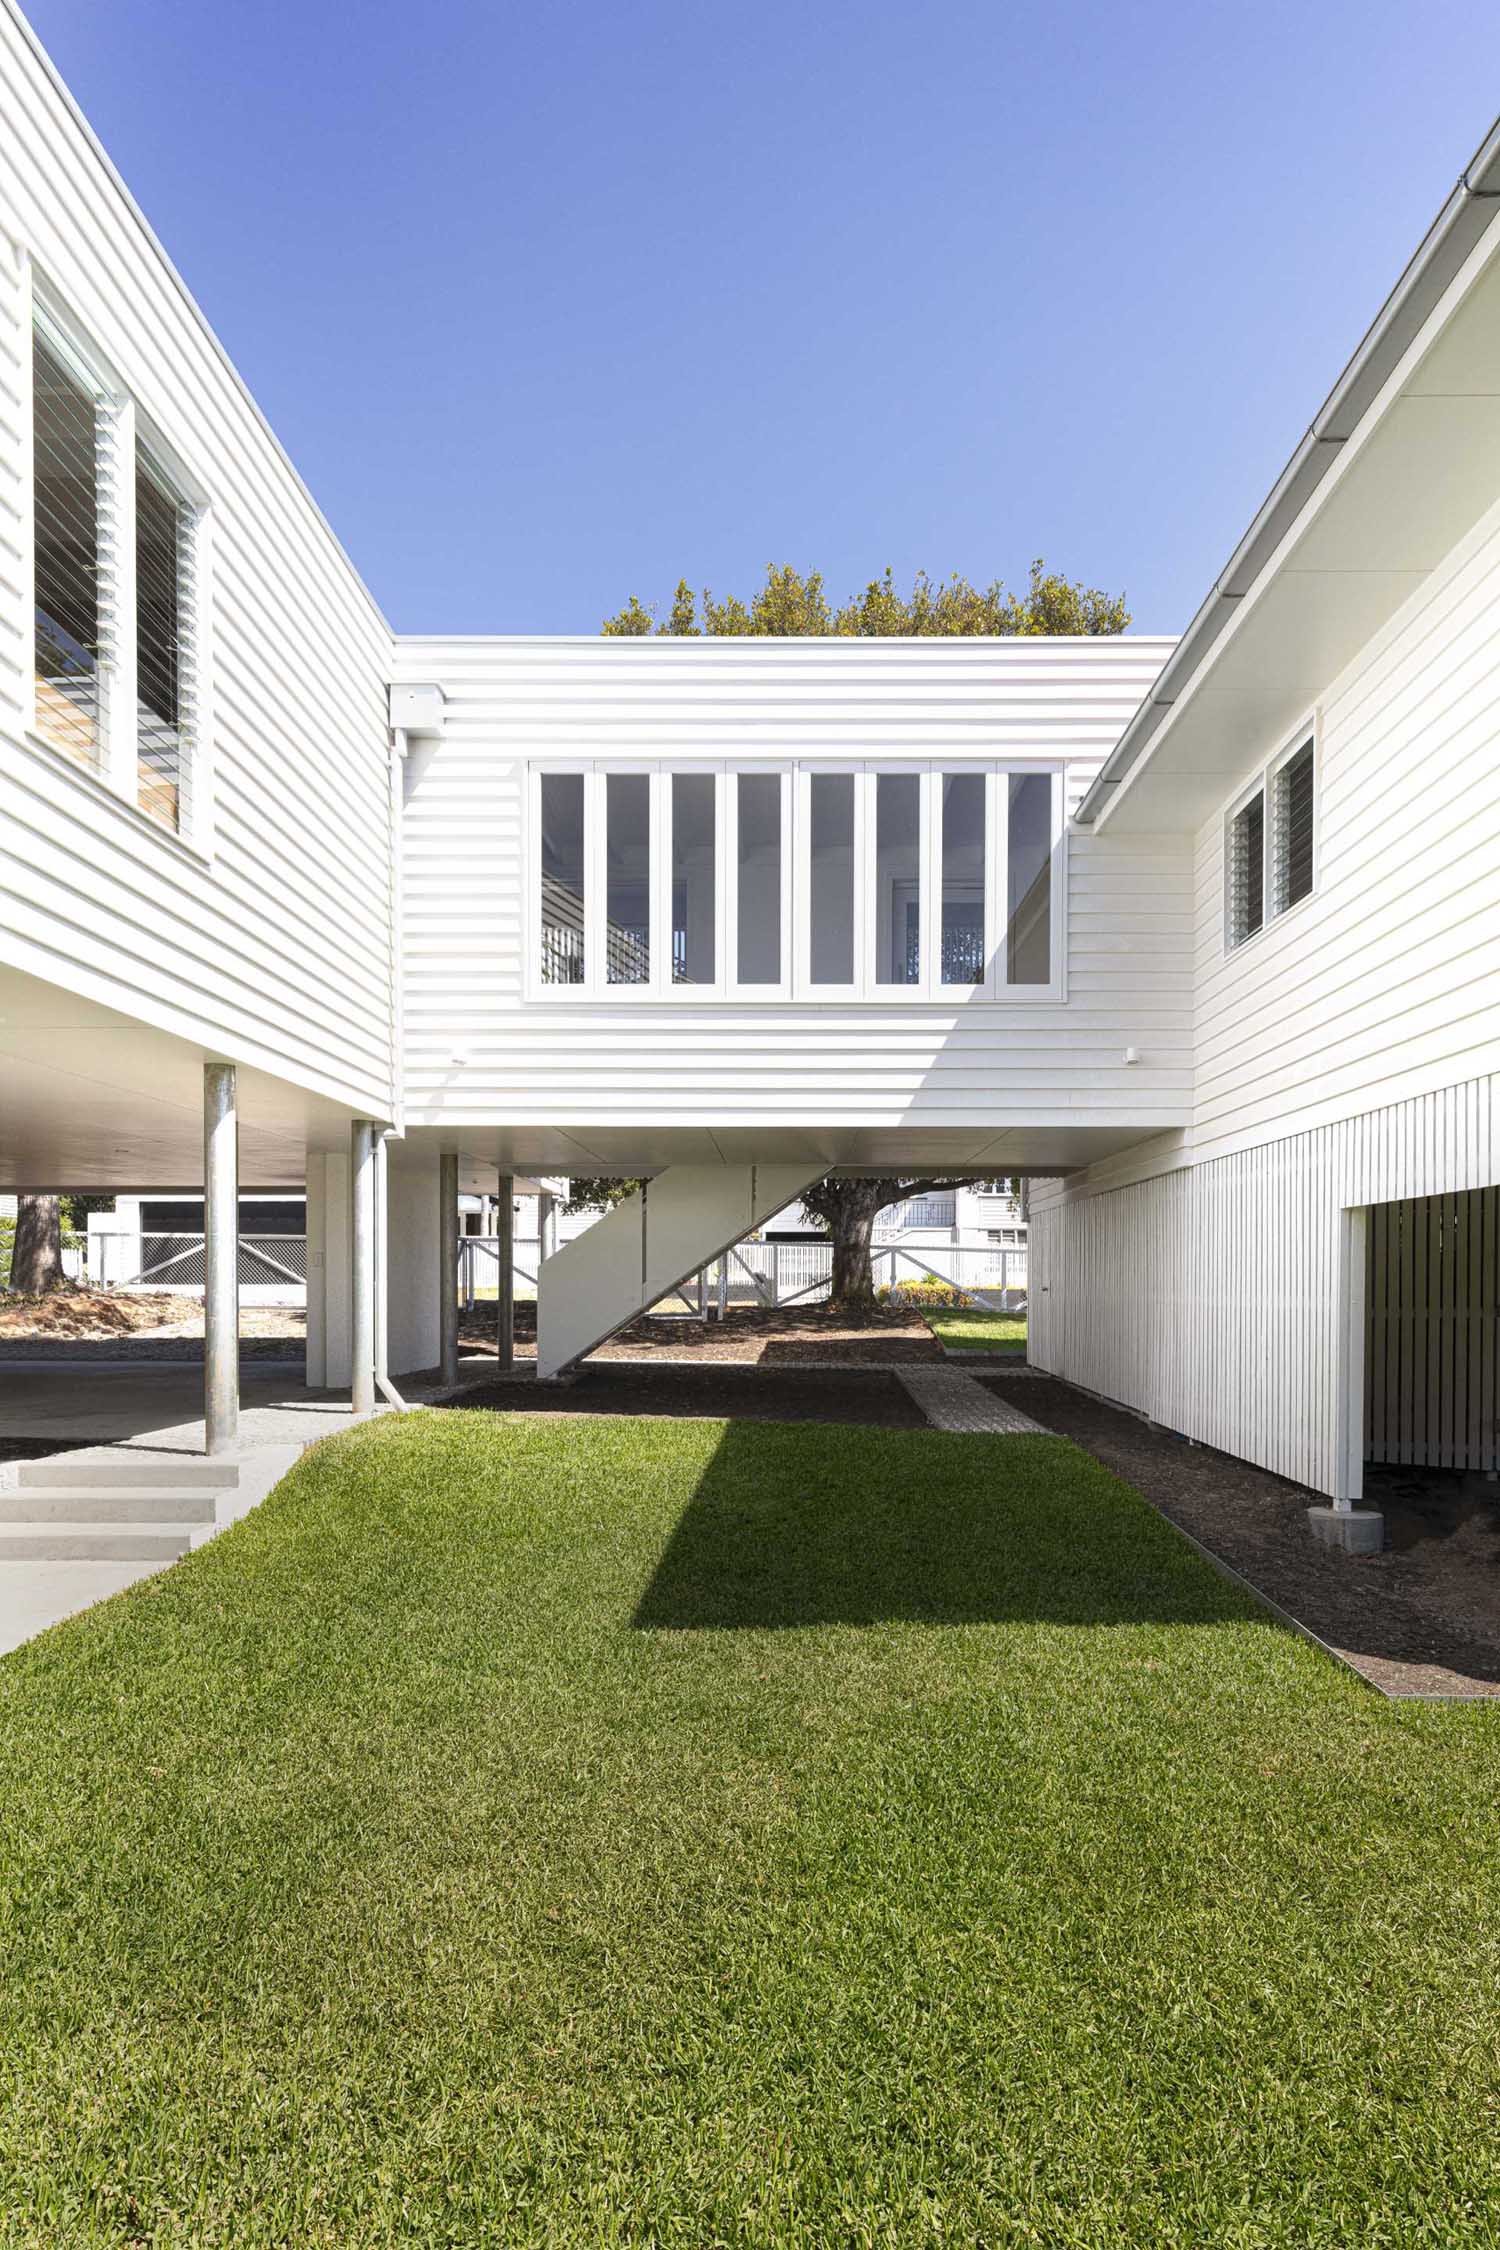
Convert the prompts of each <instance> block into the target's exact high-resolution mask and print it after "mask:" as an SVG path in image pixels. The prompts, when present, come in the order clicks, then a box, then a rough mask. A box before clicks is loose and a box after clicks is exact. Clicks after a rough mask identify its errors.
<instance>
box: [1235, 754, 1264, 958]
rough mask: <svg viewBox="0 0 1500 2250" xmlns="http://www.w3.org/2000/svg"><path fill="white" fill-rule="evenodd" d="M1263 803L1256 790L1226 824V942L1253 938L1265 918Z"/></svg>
mask: <svg viewBox="0 0 1500 2250" xmlns="http://www.w3.org/2000/svg"><path fill="white" fill-rule="evenodd" d="M1265 843H1266V800H1265V798H1264V796H1263V795H1262V793H1261V792H1260V791H1259V790H1257V791H1256V793H1255V795H1254V796H1253V797H1252V798H1251V799H1250V802H1249V804H1248V805H1242V806H1241V807H1240V810H1239V811H1238V812H1237V813H1236V814H1235V816H1234V818H1233V820H1232V821H1231V822H1230V823H1229V942H1230V944H1231V945H1243V944H1244V942H1245V940H1246V938H1249V937H1254V935H1255V933H1256V931H1257V930H1258V929H1259V928H1260V926H1261V924H1262V922H1263V921H1264V920H1265V915H1266V861H1265Z"/></svg>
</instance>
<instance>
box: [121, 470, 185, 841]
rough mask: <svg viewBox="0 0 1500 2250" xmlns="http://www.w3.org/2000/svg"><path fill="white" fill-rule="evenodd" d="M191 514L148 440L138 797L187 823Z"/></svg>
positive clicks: (140, 536)
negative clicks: (187, 580)
mask: <svg viewBox="0 0 1500 2250" xmlns="http://www.w3.org/2000/svg"><path fill="white" fill-rule="evenodd" d="M190 538H191V517H190V515H189V512H188V510H187V509H186V508H185V506H184V504H183V502H182V501H181V500H180V499H179V498H178V497H177V495H176V494H175V493H174V492H173V490H172V487H171V485H170V484H169V483H168V481H167V478H166V475H165V473H164V472H163V471H162V470H161V469H160V468H159V467H158V466H157V464H156V463H155V462H154V461H153V460H152V458H151V455H150V454H149V453H148V452H147V451H146V449H145V447H144V446H137V448H136V463H135V550H136V561H135V570H136V578H135V589H136V591H135V616H136V701H137V716H136V775H137V789H138V802H139V804H140V808H141V810H142V812H145V813H149V814H150V815H151V817H152V818H153V819H154V820H159V821H161V822H162V824H163V825H164V826H165V827H167V828H177V827H180V826H181V823H182V814H183V809H184V807H183V797H184V786H185V783H186V780H187V759H186V749H187V689H188V684H189V683H188V677H187V662H186V656H187V650H186V646H185V640H184V623H185V619H184V608H185V595H186V591H187V589H186V585H185V578H186V570H187V562H188V555H189V541H190Z"/></svg>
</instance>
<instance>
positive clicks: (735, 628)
mask: <svg viewBox="0 0 1500 2250" xmlns="http://www.w3.org/2000/svg"><path fill="white" fill-rule="evenodd" d="M658 606H659V605H657V604H656V603H652V604H650V605H649V606H648V605H647V604H646V603H644V602H643V601H642V600H641V599H640V597H639V595H637V594H632V595H631V597H630V599H629V601H628V602H627V603H626V604H625V607H624V608H623V609H622V610H619V611H618V612H617V613H616V614H615V616H613V617H607V618H606V619H605V621H604V624H603V625H602V627H601V628H600V630H601V631H602V632H603V633H604V634H605V635H607V636H609V637H611V638H618V639H626V640H631V639H641V638H643V637H645V636H646V635H648V634H670V635H674V636H676V637H678V638H686V639H700V638H705V637H706V638H708V639H710V640H717V639H725V638H728V637H731V636H733V635H749V636H751V637H752V638H769V637H770V636H772V635H776V636H791V637H796V638H803V637H806V638H838V639H844V640H896V639H901V638H903V637H906V636H909V635H913V634H915V635H918V636H921V637H927V638H944V637H947V638H952V637H954V636H956V635H958V634H998V635H1002V636H1006V637H1010V638H1014V637H1015V636H1017V635H1036V634H1040V633H1058V634H1096V633H1123V632H1124V630H1125V628H1126V626H1127V625H1128V624H1129V623H1130V611H1129V610H1128V609H1127V608H1126V606H1125V597H1124V595H1123V594H1107V593H1105V592H1104V591H1103V590H1102V588H1100V587H1098V586H1085V585H1083V584H1082V582H1081V581H1079V580H1075V579H1071V578H1062V577H1060V576H1059V575H1058V574H1057V572H1055V571H1050V570H1048V568H1047V566H1046V564H1045V563H1044V562H1043V561H1042V560H1041V559H1040V557H1039V558H1038V559H1037V561H1035V562H1034V563H1033V564H1032V566H1031V577H1030V581H1029V583H1028V585H1027V588H1026V591H1025V592H1024V593H1023V594H1013V593H1008V592H1007V591H1006V589H1005V587H1004V586H1003V585H1002V584H1001V582H1000V580H999V579H998V578H997V579H995V580H993V581H992V583H991V584H990V585H988V586H972V585H970V583H969V581H968V579H967V578H963V577H960V576H958V575H957V574H955V575H954V576H953V577H952V578H946V579H943V580H941V581H939V580H936V579H933V578H930V577H929V576H928V575H927V572H926V571H925V570H919V571H918V572H917V575H916V577H915V579H914V580H913V581H912V587H911V591H910V593H909V594H908V593H902V592H901V591H900V589H899V588H898V587H897V585H896V582H895V579H894V576H893V575H892V573H891V572H890V571H889V570H887V571H886V573H885V575H884V576H883V577H881V578H872V579H871V580H870V582H869V584H868V585H867V586H866V587H865V589H864V591H863V593H860V594H856V595H854V596H853V597H852V599H850V600H849V601H847V602H844V603H843V604H842V605H841V606H839V607H837V608H835V607H834V606H833V605H832V604H831V603H830V601H829V599H828V595H827V592H826V590H825V587H824V584H823V574H822V572H821V571H818V570H814V571H810V572H808V573H807V575H806V576H805V577H804V575H803V574H802V572H801V571H799V570H796V569H794V568H793V567H792V565H791V564H790V563H770V564H768V565H767V567H766V582H765V584H764V586H762V587H761V589H760V591H759V592H758V593H757V594H755V595H754V596H753V597H752V599H751V600H750V602H749V603H748V604H747V603H745V602H743V601H741V600H740V598H739V596H738V595H737V594H730V595H728V596H726V598H725V599H724V600H722V601H720V600H718V599H717V598H716V597H715V595H714V594H713V592H712V590H711V589H710V588H709V587H707V586H705V587H704V589H703V591H702V594H701V595H699V594H696V593H695V592H694V591H693V589H692V587H691V586H690V585H689V584H688V582H687V580H686V579H685V578H680V579H679V580H678V582H677V591H676V593H675V594H674V595H673V597H672V604H671V607H670V609H669V610H668V612H667V615H666V617H665V618H664V619H662V620H661V621H660V622H658V618H657V609H658Z"/></svg>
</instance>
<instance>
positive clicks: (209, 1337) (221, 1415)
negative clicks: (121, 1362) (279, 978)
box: [203, 1062, 240, 1453]
mask: <svg viewBox="0 0 1500 2250" xmlns="http://www.w3.org/2000/svg"><path fill="white" fill-rule="evenodd" d="M203 1264H204V1286H203V1450H204V1452H205V1453H227V1452H228V1451H229V1450H230V1448H231V1447H232V1446H233V1444H234V1442H235V1439H236V1437H237V1435H238V1433H239V1421H240V1163H239V1115H238V1110H237V1108H236V1101H235V1077H234V1064H233V1063H227V1062H210V1063H205V1064H204V1065H203Z"/></svg>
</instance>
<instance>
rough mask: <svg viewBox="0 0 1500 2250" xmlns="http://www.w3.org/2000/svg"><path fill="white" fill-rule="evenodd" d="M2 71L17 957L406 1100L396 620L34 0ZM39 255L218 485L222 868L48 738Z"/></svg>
mask: <svg viewBox="0 0 1500 2250" xmlns="http://www.w3.org/2000/svg"><path fill="white" fill-rule="evenodd" d="M0 81H3V83H4V85H5V88H6V102H7V108H6V120H5V130H4V132H3V133H0V230H3V231H0V741H3V744H4V750H5V756H4V759H3V774H0V951H3V954H4V957H5V958H7V959H8V960H9V961H11V962H12V963H13V964H14V965H16V966H18V967H21V968H24V969H26V970H28V971H30V972H31V973H32V974H34V975H37V976H39V977H43V978H46V979H48V980H49V981H51V982H53V983H55V984H59V985H62V986H63V987H65V988H67V989H71V990H79V991H83V992H85V993H86V994H87V995H88V997H90V998H91V999H94V1000H99V1001H103V1002H105V1003H106V1004H109V1005H112V1006H115V1007H118V1008H120V1009H121V1010H122V1011H124V1012H125V1013H127V1014H129V1015H132V1016H136V1017H140V1018H143V1019H144V1020H146V1021H148V1022H150V1023H152V1024H153V1025H155V1026H157V1027H158V1028H160V1029H163V1030H167V1031H170V1032H173V1033H176V1034H178V1035H179V1036H182V1037H184V1038H187V1039H191V1040H194V1041H196V1042H199V1043H202V1044H204V1045H209V1046H213V1047H215V1048H218V1049H220V1050H222V1051H224V1052H227V1053H230V1054H233V1055H235V1056H237V1057H239V1058H240V1059H242V1060H245V1061H247V1062H254V1063H256V1064H258V1065H259V1066H260V1067H262V1068H264V1069H267V1070H270V1071H272V1072H274V1073H276V1074H277V1075H278V1076H280V1077H282V1078H285V1079H288V1080H290V1081H292V1082H293V1083H296V1084H299V1085H302V1086H305V1087H307V1088H309V1089H311V1090H313V1091H316V1092H320V1093H323V1094H326V1095H329V1096H330V1097H332V1098H333V1099H335V1100H338V1101H341V1102H346V1103H348V1104H349V1105H350V1106H352V1107H358V1108H360V1109H362V1110H364V1111H366V1112H367V1113H373V1114H375V1115H377V1116H385V1115H389V1114H390V1113H391V1109H392V1106H393V1100H394V1089H393V1084H392V1036H391V1016H392V996H393V933H392V927H391V896H392V890H391V881H390V869H389V856H388V855H389V822H390V811H389V773H388V764H387V751H386V744H387V728H386V682H387V680H388V677H389V668H390V645H391V643H390V634H389V631H388V629H387V627H386V625H385V623H384V621H383V619H382V618H381V616H380V613H379V611H378V610H377V608H376V607H375V605H374V604H373V602H372V601H371V599H370V597H369V595H368V594H367V593H366V591H365V589H364V588H363V586H362V585H361V584H360V582H359V579H358V577H357V576H356V574H355V572H354V571H353V569H352V567H351V566H350V564H349V562H348V561H347V559H346V557H345V556H344V555H343V553H342V550H341V549H340V548H339V546H338V544H337V542H336V541H335V539H334V537H333V535H332V533H331V532H330V531H329V530H328V527H327V526H326V524H325V523H324V522H323V519H322V517H321V516H320V515H319V513H318V511H317V509H316V508H315V506H314V505H313V503H312V501H311V500H310V498H309V497H308V495H307V493H306V491H305V489H304V488H303V486H302V485H301V483H300V482H299V481H298V479H297V477H296V476H295V474H294V472H293V471H292V469H291V468H290V466H289V464H288V462H287V460H286V458H285V456H284V454H283V453H282V452H281V450H280V448H279V446H278V445H277V444H276V441H275V440H274V438H273V437H272V436H271V434H270V432H269V430H268V429H267V428H266V425H265V423H264V422H263V420H262V419H261V417H260V415H259V414H258V413H257V411H256V410H255V408H254V406H253V405H252V404H251V402H250V400H249V399H248V397H247V395H246V393H245V391H244V389H243V387H242V385H241V384H240V382H239V380H238V378H237V377H236V376H235V374H234V373H233V370H232V369H231V368H230V367H229V365H228V363H227V361H226V360H225V358H224V356H223V354H222V352H221V351H220V349H219V347H218V346H217V344H216V343H215V342H214V340H213V338H212V336H211V335H210V334H209V332H208V330H207V328H206V327H205V325H204V323H203V321H202V318H201V316H200V315H199V314H198V312H197V310H196V308H195V307H194V306H193V304H192V302H191V300H190V299H189V298H188V296H187V294H186V292H185V290H184V289H183V287H182V284H181V283H180V281H179V280H178V279H177V277H176V276H175V274H174V273H173V272H172V269H171V267H170V265H169V264H168V262H167V260H166V258H165V257H164V255H163V253H162V252H161V250H160V248H159V246H158V245H157V244H156V243H155V242H154V240H153V239H152V237H151V235H150V233H149V231H148V229H147V228H146V226H145V224H144V222H143V221H142V219H141V217H140V214H139V213H138V212H137V211H136V209H135V207H134V206H133V204H132V203H131V202H130V200H129V197H128V196H127V194H126V193H125V192H124V190H123V189H122V187H121V186H120V183H119V181H118V180H117V178H116V177H115V175H114V173H113V172H112V170H111V168H110V166H109V164H108V162H107V160H106V159H105V158H104V157H103V155H102V153H101V152H100V150H99V149H98V147H97V144H96V143H95V142H94V141H93V139H92V137H91V136H90V135H89V133H88V131H87V129H86V127H85V126H84V125H83V124H82V122H81V120H80V119H79V118H78V116H77V113H76V111H75V110H74V109H73V107H72V105H71V103H70V102H69V101H68V100H67V99H66V97H65V96H64V95H63V94H62V92H61V91H60V89H59V88H58V86H57V84H56V81H55V80H54V78H53V77H52V75H51V72H50V70H49V69H48V68H47V66H46V65H45V64H44V62H43V61H42V59H41V57H40V56H39V54H38V52H37V50H36V48H35V46H34V45H33V43H32V41H31V39H30V37H29V35H28V34H27V33H26V31H25V30H24V28H23V27H22V25H21V24H20V22H19V20H18V18H17V17H16V15H15V13H14V11H13V10H12V9H11V7H10V6H9V5H8V0H0ZM28 260H29V261H30V270H31V272H33V273H34V274H35V276H36V279H37V284H38V287H41V286H45V290H46V293H47V296H48V298H49V300H50V301H53V302H55V303H56V304H57V305H58V306H59V307H60V308H61V309H62V311H63V312H64V313H65V314H66V315H67V317H68V318H69V320H70V321H71V322H72V323H73V324H75V325H76V328H77V330H78V331H79V333H80V335H81V337H82V339H83V340H84V341H85V342H86V343H88V344H90V345H92V346H93V347H94V349H95V351H96V352H97V353H98V354H99V355H101V356H102V357H103V359H104V361H105V363H106V364H107V366H108V368H109V370H110V371H111V372H112V374H113V376H114V377H115V378H116V379H117V380H118V382H119V384H120V385H121V386H122V388H123V389H124V390H125V391H127V392H128V393H129V395H130V396H131V397H132V398H134V400H135V402H136V406H137V410H138V413H139V414H140V416H141V418H142V424H143V428H144V429H146V430H148V431H149V432H150V433H152V439H153V444H154V443H155V442H156V440H157V438H158V437H159V438H160V440H162V441H164V442H165V445H166V447H167V449H168V458H169V460H170V459H171V458H172V457H176V458H178V459H180V460H181V461H182V462H183V463H185V464H186V466H187V468H188V470H189V471H190V472H191V475H192V481H193V483H194V485H195V486H198V487H201V488H202V491H203V493H204V495H205V496H206V499H207V502H208V509H209V518H210V523H211V531H212V540H211V565H210V580H209V586H208V589H207V596H208V599H207V616H208V623H209V628H210V634H209V648H210V679H209V689H210V711H211V752H212V755H211V760H209V761H208V767H209V770H207V771H205V770H204V768H203V767H202V766H200V767H199V769H198V771H197V772H195V775H194V781H195V784H196V783H197V782H198V781H199V780H202V781H204V782H207V783H211V789H212V799H213V810H212V824H211V830H210V834H209V837H208V839H207V840H208V844H209V851H208V854H207V857H206V858H205V856H204V855H202V854H199V853H195V852H193V851H190V850H187V849H185V848H182V847H180V846H179V845H178V844H177V843H176V842H175V841H174V840H173V839H172V838H170V837H168V836H165V835H163V834H162V833H160V832H159V831H158V830H156V829H154V828H153V827H151V826H150V825H149V824H147V823H145V822H143V821H142V820H141V818H140V816H139V815H137V814H136V813H134V812H133V811H132V810H131V808H130V807H129V806H127V805H125V804H124V803H123V802H121V801H120V800H119V799H118V798H116V797H115V796H113V795H112V794H110V793H109V792H107V791H106V790H105V789H104V788H103V787H102V786H100V785H99V784H97V783H95V782H94V781H92V780H91V779H90V778H89V777H88V776H87V775H85V774H83V773H81V772H80V771H78V770H76V769H74V770H69V769H68V765H67V761H65V760H64V759H62V758H60V757H59V756H57V755H55V754H52V753H49V752H48V751H47V750H46V749H45V748H44V747H40V746H38V745H37V744H36V742H35V740H34V738H32V736H31V733H30V729H31V720H32V714H31V710H30V694H29V685H28V677H29V662H30V639H31V582H30V551H29V550H30V541H29V534H28V524H29V513H30V492H29V476H28V473H27V456H28V453H29V425H30V412H29V404H28V397H29V371H28V363H29V356H30V349H31V344H30V335H29V304H28V267H27V261H28Z"/></svg>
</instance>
